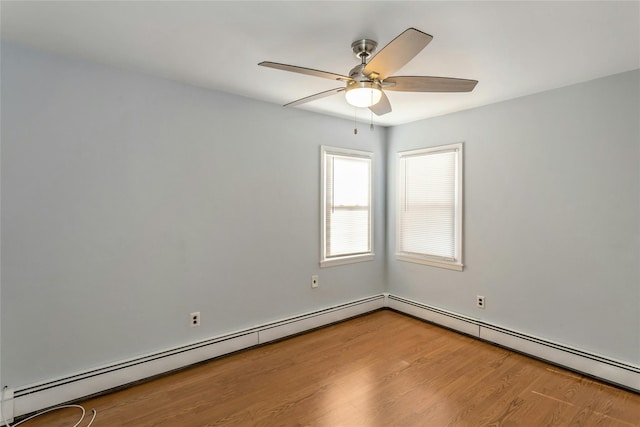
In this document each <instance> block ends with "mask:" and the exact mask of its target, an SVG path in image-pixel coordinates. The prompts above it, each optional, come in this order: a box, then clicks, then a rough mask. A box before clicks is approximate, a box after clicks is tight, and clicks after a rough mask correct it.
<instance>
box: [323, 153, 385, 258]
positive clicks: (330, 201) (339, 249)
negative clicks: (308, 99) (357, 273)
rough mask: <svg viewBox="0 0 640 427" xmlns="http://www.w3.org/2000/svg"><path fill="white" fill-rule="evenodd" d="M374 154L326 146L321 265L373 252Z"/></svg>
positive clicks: (324, 155) (324, 154)
mask: <svg viewBox="0 0 640 427" xmlns="http://www.w3.org/2000/svg"><path fill="white" fill-rule="evenodd" d="M372 156H373V154H372V153H367V152H360V151H355V150H345V149H337V148H327V147H323V150H322V158H323V162H322V163H323V165H322V170H323V186H322V190H323V212H322V213H323V215H322V222H323V224H322V230H323V236H322V243H323V244H322V252H323V253H322V259H321V265H335V264H343V263H345V262H353V261H361V260H363V259H362V257H363V256H365V257H366V256H369V257H370V256H371V255H372V212H371V199H372V191H371V172H372Z"/></svg>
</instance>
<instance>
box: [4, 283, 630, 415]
mask: <svg viewBox="0 0 640 427" xmlns="http://www.w3.org/2000/svg"><path fill="white" fill-rule="evenodd" d="M381 308H389V309H393V310H395V311H398V312H401V313H404V314H407V315H410V316H413V317H417V318H419V319H422V320H425V321H428V322H430V323H434V324H436V325H439V326H444V327H446V328H449V329H452V330H455V331H458V332H461V333H464V334H467V335H470V336H473V337H476V338H479V339H482V340H485V341H488V342H491V343H493V344H497V345H500V346H503V347H506V348H509V349H511V350H514V351H517V352H520V353H524V354H527V355H529V356H533V357H535V358H538V359H542V360H545V361H548V362H550V363H553V364H556V365H559V366H564V367H566V368H568V369H571V370H574V371H577V372H581V373H584V374H586V375H589V376H591V377H595V378H599V379H601V380H603V381H606V382H609V383H613V384H616V385H619V386H621V387H624V388H627V389H629V390H632V391H635V392H640V367H638V366H634V365H631V364H628V363H624V362H620V361H616V360H612V359H610V358H607V357H603V356H599V355H595V354H592V353H589V352H587V351H583V350H579V349H575V348H572V347H568V346H565V345H562V344H558V343H554V342H551V341H548V340H545V339H542V338H537V337H533V336H530V335H527V334H525V333H521V332H517V331H514V330H511V329H507V328H503V327H500V326H497V325H492V324H489V323H486V322H482V321H479V320H477V319H473V318H471V317H467V316H463V315H460V314H457V313H453V312H450V311H447V310H442V309H440V308H437V307H433V306H429V305H426V304H423V303H420V302H417V301H412V300H410V299H406V298H401V297H398V296H395V295H390V294H380V295H375V296H371V297H367V298H363V299H359V300H355V301H351V302H348V303H345V304H339V305H335V306H332V307H329V308H326V309H322V310H317V311H313V312H309V313H305V314H301V315H298V316H292V317H288V318H286V319H282V320H279V321H275V322H269V323H266V324H263V325H259V326H255V327H252V328H248V329H244V330H241V331H236V332H233V333H228V334H225V335H221V336H217V337H214V338H211V339H208V340H204V341H199V342H196V343H193V344H189V345H184V346H179V347H175V348H172V349H168V350H165V351H160V352H156V353H153V354H148V355H144V356H139V357H135V358H132V359H128V360H125V361H122V362H119V363H114V364H110V365H108V366H103V367H99V368H95V369H91V370H87V371H83V372H79V373H76V374H73V375H67V376H64V377H61V378H57V379H53V380H50V381H46V382H41V383H37V384H32V385H29V386H23V387H16V388H11V389H9V390H7V392H6V393H5V401H4V404H3V405H2V408H1V409H0V411H4V416H5V417H6V418H7V420H9V421H11V419H13V418H14V417H19V416H23V415H26V414H30V413H32V412H36V411H39V410H41V409H44V408H48V407H51V406H54V405H58V404H60V403H64V402H69V401H74V400H77V399H80V398H84V397H86V396H91V395H94V394H97V393H103V392H106V391H109V390H112V389H115V388H119V387H122V386H125V385H127V384H131V383H135V382H137V381H140V380H144V379H147V378H151V377H154V376H156V375H159V374H164V373H167V372H171V371H174V370H176V369H180V368H183V367H186V366H189V365H193V364H195V363H199V362H203V361H206V360H209V359H213V358H216V357H219V356H223V355H226V354H230V353H233V352H236V351H239V350H244V349H247V348H251V347H254V346H257V345H260V344H264V343H268V342H271V341H274V340H278V339H282V338H285V337H288V336H292V335H296V334H298V333H302V332H306V331H309V330H313V329H316V328H320V327H322V326H326V325H329V324H332V323H336V322H339V321H342V320H346V319H349V318H351V317H355V316H358V315H361V314H366V313H369V312H372V311H375V310H378V309H381Z"/></svg>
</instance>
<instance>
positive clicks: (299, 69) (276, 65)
mask: <svg viewBox="0 0 640 427" xmlns="http://www.w3.org/2000/svg"><path fill="white" fill-rule="evenodd" d="M258 65H261V66H263V67H269V68H275V69H276V70H283V71H291V72H292V73H300V74H306V75H308V76H314V77H322V78H324V79H331V80H343V81H346V82H348V81H351V80H352V79H351V77H347V76H343V75H341V74H335V73H329V72H328V71H320V70H314V69H312V68H304V67H298V66H295V65H288V64H279V63H277V62H269V61H262V62H261V63H259V64H258Z"/></svg>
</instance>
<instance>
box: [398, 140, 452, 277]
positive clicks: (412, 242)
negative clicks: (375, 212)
mask: <svg viewBox="0 0 640 427" xmlns="http://www.w3.org/2000/svg"><path fill="white" fill-rule="evenodd" d="M461 159H462V144H454V145H448V146H444V147H436V148H430V149H424V150H416V151H411V152H405V153H400V154H399V162H398V173H399V176H398V181H399V184H400V185H399V197H398V225H397V252H398V258H399V259H402V260H405V261H414V262H420V263H424V264H429V265H435V266H439V267H446V268H453V269H458V270H461V269H462V262H461V259H460V258H461V256H460V254H461V243H462V238H461V237H462V229H461V222H462V197H461V192H462V168H461V163H462V162H461Z"/></svg>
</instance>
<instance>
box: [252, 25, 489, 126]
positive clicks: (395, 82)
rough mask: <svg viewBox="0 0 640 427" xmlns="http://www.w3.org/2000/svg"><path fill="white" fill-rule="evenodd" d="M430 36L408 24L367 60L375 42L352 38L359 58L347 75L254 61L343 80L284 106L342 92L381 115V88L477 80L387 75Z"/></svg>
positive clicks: (457, 88)
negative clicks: (409, 26) (408, 26)
mask: <svg viewBox="0 0 640 427" xmlns="http://www.w3.org/2000/svg"><path fill="white" fill-rule="evenodd" d="M432 39H433V37H432V36H430V35H429V34H427V33H423V32H422V31H420V30H416V29H415V28H409V29H407V30H405V31H403V32H402V33H401V34H400V35H399V36H397V37H396V38H395V39H393V40H392V41H391V42H390V43H389V44H387V45H386V46H385V47H384V48H383V49H382V50H381V51H379V52H378V53H377V54H376V55H375V56H374V57H373V58H371V60H369V61H368V62H367V60H368V59H369V57H370V56H371V55H372V54H373V52H374V51H375V49H376V47H377V46H378V43H376V42H375V41H373V40H369V39H362V40H356V41H354V42H353V43H352V44H351V49H352V50H353V53H354V54H355V56H356V58H358V59H359V60H360V64H359V65H356V66H355V67H354V68H353V69H352V70H351V71H349V75H348V76H343V75H341V74H335V73H330V72H327V71H320V70H314V69H311V68H304V67H298V66H295V65H288V64H279V63H277V62H268V61H264V62H261V63H259V64H258V65H261V66H263V67H270V68H275V69H278V70H284V71H291V72H294V73H300V74H306V75H309V76H315V77H322V78H325V79H331V80H340V81H342V82H344V83H345V86H344V87H337V88H335V89H329V90H325V91H324V92H320V93H316V94H314V95H310V96H307V97H304V98H301V99H298V100H296V101H293V102H290V103H288V104H285V107H292V106H295V105H300V104H304V103H306V102H309V101H315V100H316V99H320V98H324V97H327V96H330V95H334V94H336V93H340V92H345V97H346V99H347V102H348V103H349V104H351V105H353V106H355V107H369V109H370V110H371V111H372V112H373V113H374V114H376V115H378V116H381V115H383V114H387V113H390V112H391V104H390V103H389V98H387V96H386V95H385V93H384V91H383V89H384V90H385V91H399V92H471V91H472V90H473V88H474V87H475V86H476V84H477V83H478V81H477V80H467V79H456V78H451V77H428V76H392V75H391V74H392V73H394V72H395V71H396V70H398V69H400V68H402V67H403V66H404V65H405V64H406V63H408V62H409V61H410V60H411V59H413V57H414V56H416V55H417V54H418V53H419V52H420V51H421V50H422V49H424V48H425V47H426V46H427V45H428V44H429V42H430V41H431V40H432Z"/></svg>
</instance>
